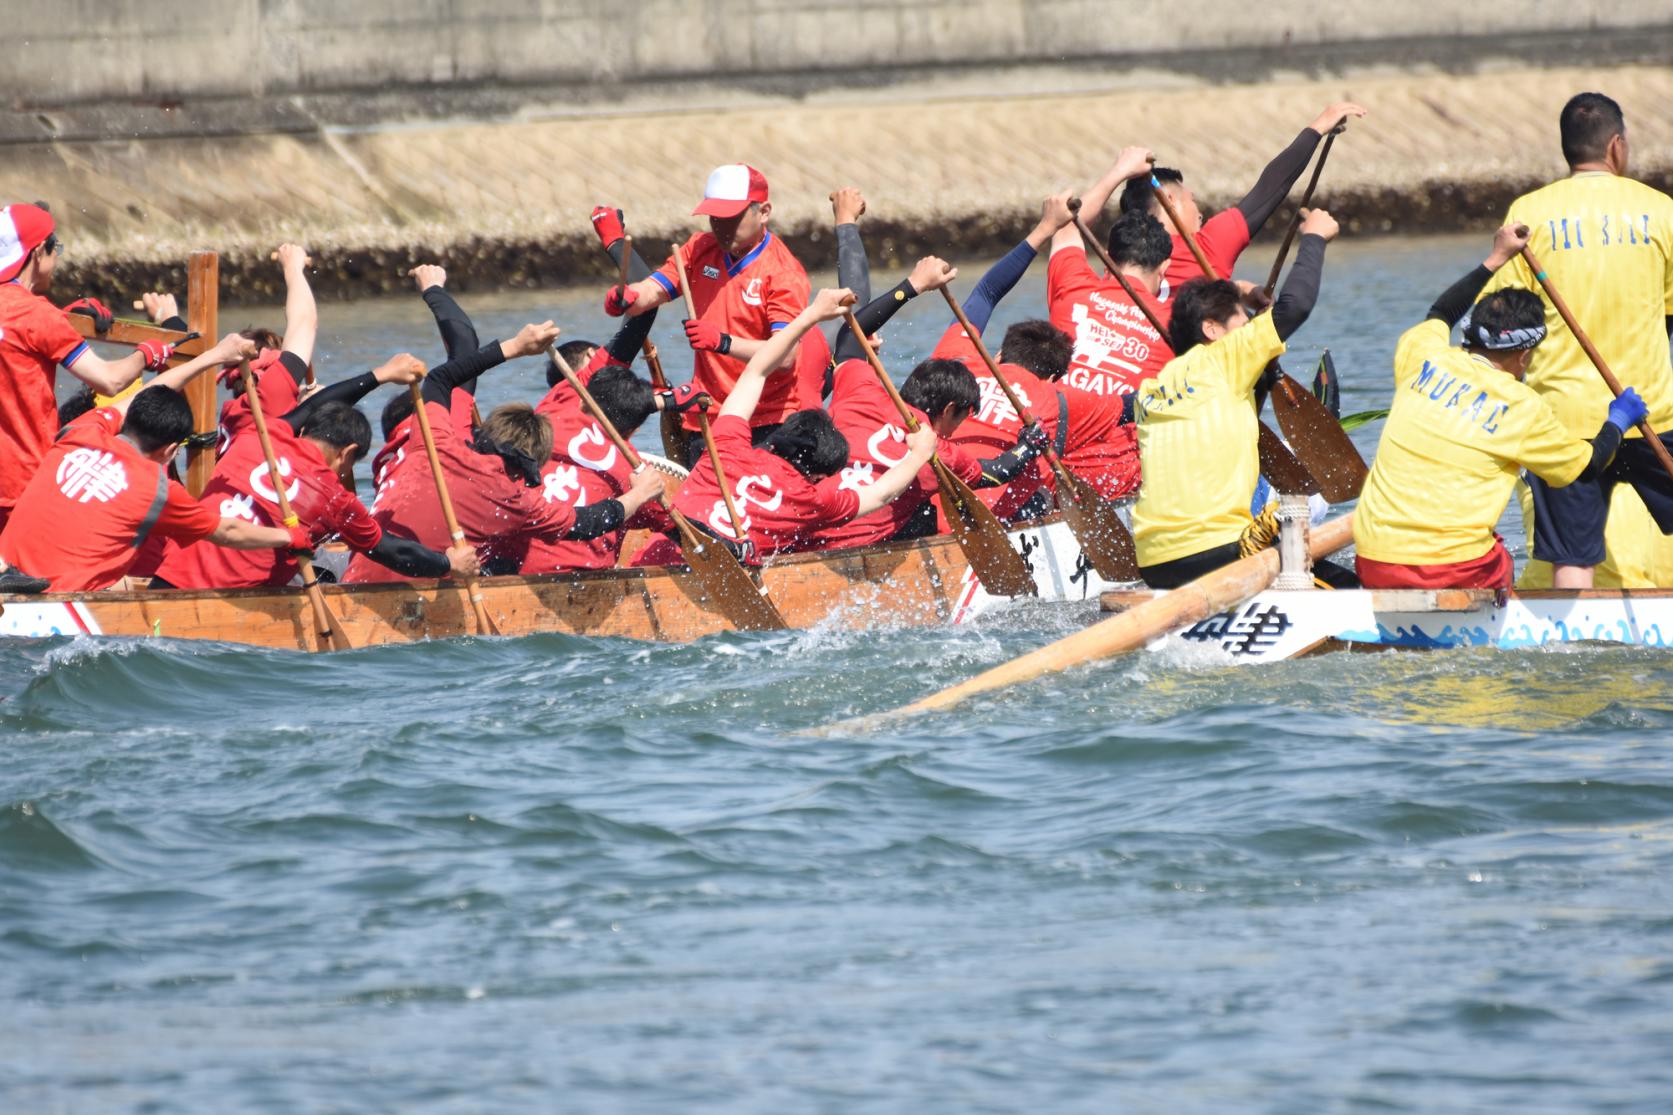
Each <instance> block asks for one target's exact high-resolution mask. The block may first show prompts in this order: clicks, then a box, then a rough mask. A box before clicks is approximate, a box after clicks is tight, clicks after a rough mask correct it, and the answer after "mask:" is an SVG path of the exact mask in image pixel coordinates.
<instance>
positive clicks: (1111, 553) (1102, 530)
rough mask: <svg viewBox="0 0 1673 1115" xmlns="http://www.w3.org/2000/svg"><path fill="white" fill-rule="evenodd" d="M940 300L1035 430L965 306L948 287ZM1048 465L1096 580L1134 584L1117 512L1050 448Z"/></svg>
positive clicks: (1129, 541) (1134, 563)
mask: <svg viewBox="0 0 1673 1115" xmlns="http://www.w3.org/2000/svg"><path fill="white" fill-rule="evenodd" d="M941 293H942V295H943V296H944V297H945V298H946V299H947V305H948V306H950V307H951V308H952V311H953V316H954V317H956V318H958V321H959V324H960V325H962V326H963V327H964V332H965V334H966V335H967V336H969V338H970V343H971V344H973V345H975V346H976V352H977V353H978V354H979V355H980V356H981V358H982V363H984V364H986V365H987V368H988V374H989V375H991V376H992V377H993V378H994V379H995V380H996V381H997V382H998V383H999V389H1000V390H1001V391H1003V392H1004V393H1005V398H1006V399H1007V400H1008V401H1009V402H1010V404H1011V407H1012V409H1013V410H1015V411H1016V412H1017V417H1018V418H1019V419H1020V420H1021V421H1022V424H1023V425H1024V426H1033V425H1037V424H1038V423H1036V422H1035V420H1034V416H1033V415H1031V414H1029V413H1028V408H1027V407H1025V406H1023V405H1022V400H1021V399H1019V398H1017V393H1016V392H1015V391H1014V390H1012V388H1011V385H1010V384H1009V383H1007V382H1006V381H1005V377H1004V376H1002V375H1000V374H999V365H997V364H995V363H994V362H993V357H992V356H991V355H990V354H989V353H988V346H987V345H986V344H985V343H984V342H983V341H982V334H981V332H980V331H979V330H977V328H976V327H975V326H974V325H972V324H971V323H970V319H969V318H968V317H966V316H965V313H964V307H963V306H960V305H959V304H958V299H957V298H955V297H953V292H952V290H951V289H950V288H948V287H942V288H941ZM1045 456H1046V462H1047V464H1049V465H1050V466H1051V469H1052V472H1053V473H1055V474H1056V476H1057V505H1058V506H1059V507H1060V508H1062V509H1063V518H1064V519H1065V520H1066V521H1067V522H1068V524H1069V529H1070V530H1071V531H1073V532H1074V535H1075V540H1076V541H1077V542H1079V543H1080V548H1081V553H1082V554H1084V555H1085V556H1086V560H1087V561H1088V562H1090V563H1091V565H1092V568H1094V569H1096V570H1097V571H1098V576H1100V577H1102V578H1103V579H1104V580H1106V581H1136V580H1138V579H1139V562H1138V555H1137V553H1136V551H1135V550H1134V548H1133V535H1132V533H1131V532H1130V531H1129V530H1128V529H1127V524H1125V523H1123V522H1122V521H1121V517H1120V516H1119V515H1117V514H1116V513H1115V508H1114V507H1111V506H1110V505H1109V504H1108V503H1106V502H1104V498H1103V497H1102V496H1100V495H1099V494H1098V492H1097V490H1096V489H1095V488H1093V487H1092V485H1091V484H1088V483H1087V482H1086V481H1084V480H1082V479H1081V478H1080V477H1078V476H1076V475H1075V474H1074V473H1072V472H1070V471H1069V469H1068V468H1067V467H1066V466H1065V465H1064V464H1063V461H1062V460H1061V459H1060V458H1059V457H1058V455H1057V453H1056V452H1055V451H1054V450H1052V449H1051V448H1050V447H1049V446H1048V447H1047V448H1046V453H1045Z"/></svg>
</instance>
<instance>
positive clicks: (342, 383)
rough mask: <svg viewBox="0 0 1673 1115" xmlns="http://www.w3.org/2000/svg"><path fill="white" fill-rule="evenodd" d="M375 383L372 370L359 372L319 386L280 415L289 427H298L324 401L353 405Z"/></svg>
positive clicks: (375, 385) (322, 404)
mask: <svg viewBox="0 0 1673 1115" xmlns="http://www.w3.org/2000/svg"><path fill="white" fill-rule="evenodd" d="M285 355H286V356H289V355H290V353H288V352H287V353H286V354H285ZM377 385H378V377H377V374H376V373H374V372H361V373H360V374H359V375H357V376H350V377H349V378H348V379H340V380H338V381H337V382H336V383H333V384H331V385H330V386H329V387H322V388H320V389H319V390H318V391H316V392H315V393H314V394H313V395H311V396H310V397H309V398H308V399H307V400H305V401H304V402H303V403H302V404H301V405H300V406H298V407H297V408H296V409H295V410H293V411H291V412H290V413H289V414H286V415H283V416H282V417H283V419H284V421H285V422H287V423H289V425H290V428H291V429H293V430H296V429H300V428H301V427H302V425H303V424H304V423H305V422H307V421H308V418H309V416H310V415H312V414H313V413H314V411H316V410H318V409H319V408H320V407H322V406H324V405H325V404H326V403H343V404H346V405H347V406H353V405H354V404H355V403H358V402H359V401H360V400H361V399H364V398H365V397H366V396H367V395H368V394H369V393H370V392H371V391H372V389H373V388H375V387H377Z"/></svg>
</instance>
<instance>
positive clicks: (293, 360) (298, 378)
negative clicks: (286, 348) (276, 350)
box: [279, 352, 308, 387]
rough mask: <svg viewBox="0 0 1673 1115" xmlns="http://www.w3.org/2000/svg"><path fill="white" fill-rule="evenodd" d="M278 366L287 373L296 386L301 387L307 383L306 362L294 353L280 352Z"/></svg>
mask: <svg viewBox="0 0 1673 1115" xmlns="http://www.w3.org/2000/svg"><path fill="white" fill-rule="evenodd" d="M279 364H280V366H281V367H283V368H284V369H285V371H286V372H287V373H289V375H290V378H291V380H292V381H293V382H295V384H296V386H298V387H301V386H302V385H303V384H305V383H307V382H308V362H307V361H306V360H304V359H302V357H300V356H298V355H296V353H294V352H281V353H280V354H279Z"/></svg>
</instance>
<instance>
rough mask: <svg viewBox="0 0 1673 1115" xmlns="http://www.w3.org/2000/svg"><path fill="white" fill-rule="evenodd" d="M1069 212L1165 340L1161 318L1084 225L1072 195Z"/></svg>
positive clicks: (1077, 204)
mask: <svg viewBox="0 0 1673 1115" xmlns="http://www.w3.org/2000/svg"><path fill="white" fill-rule="evenodd" d="M1069 212H1071V213H1073V214H1074V215H1075V230H1076V231H1077V232H1079V233H1080V238H1081V239H1082V240H1083V241H1085V242H1086V243H1087V244H1090V245H1091V246H1092V250H1093V251H1095V252H1097V253H1098V258H1099V259H1100V260H1102V261H1103V263H1104V269H1105V270H1106V271H1108V272H1109V273H1110V277H1111V278H1112V279H1114V280H1115V281H1116V282H1117V283H1119V284H1121V289H1122V290H1123V291H1125V292H1126V294H1127V297H1128V298H1129V299H1131V300H1132V303H1133V305H1135V306H1137V307H1138V308H1139V313H1141V314H1143V315H1144V319H1145V320H1146V321H1148V322H1149V323H1150V328H1152V329H1154V330H1156V332H1157V333H1159V334H1161V336H1162V340H1164V341H1166V340H1167V339H1168V331H1167V328H1166V327H1165V326H1164V325H1163V324H1162V322H1161V319H1159V318H1158V317H1157V316H1156V312H1155V311H1154V310H1152V309H1151V308H1150V307H1149V306H1148V305H1147V304H1146V303H1144V302H1142V301H1140V300H1139V292H1138V291H1137V290H1135V289H1134V287H1133V284H1132V282H1131V280H1129V279H1128V278H1127V276H1126V275H1124V274H1122V273H1121V268H1119V267H1117V266H1116V265H1115V257H1113V256H1111V255H1110V253H1109V249H1107V248H1105V247H1104V243H1103V241H1101V240H1099V239H1098V238H1097V237H1096V236H1094V235H1092V230H1091V229H1090V228H1087V227H1086V221H1085V220H1084V219H1083V218H1082V217H1081V215H1080V198H1078V197H1072V198H1070V199H1069Z"/></svg>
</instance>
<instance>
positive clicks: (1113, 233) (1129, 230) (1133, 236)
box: [1109, 210, 1173, 276]
mask: <svg viewBox="0 0 1673 1115" xmlns="http://www.w3.org/2000/svg"><path fill="white" fill-rule="evenodd" d="M1109 249H1110V258H1111V259H1113V260H1115V263H1116V266H1118V267H1132V268H1135V269H1136V270H1139V271H1145V272H1156V273H1157V275H1158V276H1160V273H1161V271H1162V269H1163V268H1164V267H1166V266H1167V262H1168V257H1169V256H1170V255H1172V254H1173V239H1172V237H1170V236H1169V235H1168V230H1167V229H1165V228H1163V227H1162V222H1161V221H1159V220H1157V219H1156V217H1155V215H1154V214H1151V213H1148V212H1145V211H1143V210H1134V211H1129V212H1125V213H1122V214H1121V216H1119V217H1117V218H1116V219H1115V223H1114V224H1113V225H1111V226H1110V234H1109Z"/></svg>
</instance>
